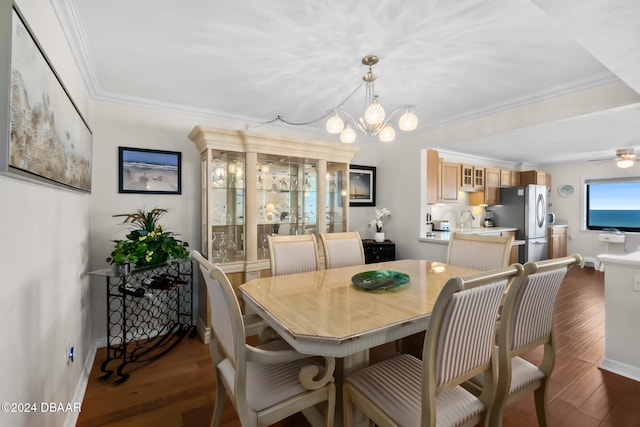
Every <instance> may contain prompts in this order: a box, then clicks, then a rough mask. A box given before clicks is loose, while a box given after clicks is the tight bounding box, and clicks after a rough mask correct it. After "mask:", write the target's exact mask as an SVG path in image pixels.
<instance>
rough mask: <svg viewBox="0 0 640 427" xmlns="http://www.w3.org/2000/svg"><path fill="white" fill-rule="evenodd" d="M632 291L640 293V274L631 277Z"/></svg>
mask: <svg viewBox="0 0 640 427" xmlns="http://www.w3.org/2000/svg"><path fill="white" fill-rule="evenodd" d="M633 290H634V291H638V292H640V274H634V275H633Z"/></svg>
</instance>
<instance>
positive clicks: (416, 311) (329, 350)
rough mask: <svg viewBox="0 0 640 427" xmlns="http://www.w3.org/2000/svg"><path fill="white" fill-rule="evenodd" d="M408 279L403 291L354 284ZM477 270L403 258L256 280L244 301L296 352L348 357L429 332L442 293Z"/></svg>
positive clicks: (245, 288) (244, 291) (249, 284)
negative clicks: (364, 278)
mask: <svg viewBox="0 0 640 427" xmlns="http://www.w3.org/2000/svg"><path fill="white" fill-rule="evenodd" d="M371 270H391V271H398V272H401V273H405V274H407V275H409V277H410V281H409V282H408V283H407V284H406V285H404V286H402V287H399V288H394V289H389V290H376V291H366V290H362V289H360V288H358V287H356V286H355V285H353V284H352V282H351V278H352V277H353V276H354V275H355V274H357V273H360V272H363V271H371ZM477 272H478V271H476V270H472V269H469V268H464V267H457V266H449V265H447V264H443V263H439V262H431V261H422V260H400V261H390V262H384V263H378V264H366V265H359V266H354V267H345V268H336V269H330V270H318V271H313V272H308V273H298V274H292V275H286V276H276V277H267V278H261V279H254V280H251V281H249V282H247V283H245V284H243V285H241V286H240V291H241V293H242V298H243V299H244V301H245V303H246V304H247V305H248V306H249V307H250V308H251V309H252V310H254V311H255V312H256V313H257V314H259V315H260V316H261V317H262V318H263V319H265V320H266V321H267V323H268V324H269V325H270V326H271V327H272V328H274V329H275V330H276V332H278V333H279V334H280V335H281V336H282V337H283V338H284V339H285V340H287V341H288V342H289V344H290V345H291V346H292V347H293V348H295V349H296V350H297V351H299V352H301V353H305V354H315V355H324V356H334V357H345V356H347V355H350V354H354V353H356V352H359V351H362V350H366V349H369V348H371V347H374V346H376V345H380V344H384V343H387V342H392V341H395V340H397V339H399V338H403V337H405V336H409V335H411V334H413V333H416V332H420V331H423V330H425V329H426V326H427V322H428V319H429V315H430V313H431V310H432V308H433V305H434V303H435V301H436V298H437V297H438V294H439V293H440V290H441V289H442V287H443V286H444V284H445V283H446V282H447V280H448V279H449V278H451V277H454V276H468V275H471V274H474V273H477Z"/></svg>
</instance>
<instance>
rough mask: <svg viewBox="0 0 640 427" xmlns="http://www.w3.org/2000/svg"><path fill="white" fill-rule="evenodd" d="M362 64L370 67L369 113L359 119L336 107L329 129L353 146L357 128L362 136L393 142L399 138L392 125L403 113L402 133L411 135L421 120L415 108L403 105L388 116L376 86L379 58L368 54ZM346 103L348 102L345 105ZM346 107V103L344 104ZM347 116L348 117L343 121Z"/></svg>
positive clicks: (367, 87)
mask: <svg viewBox="0 0 640 427" xmlns="http://www.w3.org/2000/svg"><path fill="white" fill-rule="evenodd" d="M362 63H363V64H364V65H366V66H368V67H369V71H368V72H367V74H365V75H364V76H363V77H362V80H364V85H365V111H364V114H363V116H361V117H359V118H358V119H357V120H355V119H354V118H353V117H352V116H351V115H350V114H349V113H348V112H346V111H345V110H343V109H341V108H340V107H336V108H334V109H333V110H331V111H330V112H329V113H330V114H331V117H329V120H327V123H326V129H327V132H329V133H331V134H340V141H342V142H344V143H346V144H349V143H352V142H354V141H355V140H356V132H355V129H357V130H358V131H359V132H360V133H361V134H362V135H367V136H377V137H378V138H379V139H380V141H382V142H391V141H393V140H394V139H395V138H396V131H395V129H394V128H393V126H392V125H391V120H392V119H393V117H394V116H395V115H396V114H397V113H399V112H402V115H401V116H400V118H399V119H398V127H399V128H400V130H402V131H405V132H410V131H412V130H415V128H416V127H417V126H418V117H417V116H416V115H415V114H414V112H413V111H414V110H415V107H414V106H413V105H403V106H400V107H398V108H396V109H395V110H393V111H392V112H391V114H389V115H387V114H386V112H385V110H384V108H383V107H382V104H380V101H379V100H378V95H376V93H375V88H374V83H375V80H376V78H377V76H376V75H375V74H373V71H372V70H371V67H372V66H373V65H375V64H377V63H378V57H377V56H376V55H367V56H365V57H364V58H362ZM343 103H344V102H343ZM341 105H342V104H341ZM343 116H344V117H346V123H345V119H343Z"/></svg>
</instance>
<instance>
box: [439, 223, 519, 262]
mask: <svg viewBox="0 0 640 427" xmlns="http://www.w3.org/2000/svg"><path fill="white" fill-rule="evenodd" d="M512 244H513V236H498V235H486V234H469V233H455V232H454V233H451V238H450V239H449V246H448V248H447V264H452V265H459V266H462V267H468V268H473V269H476V270H482V271H486V270H493V269H495V268H502V267H506V266H507V265H509V254H510V253H511V245H512Z"/></svg>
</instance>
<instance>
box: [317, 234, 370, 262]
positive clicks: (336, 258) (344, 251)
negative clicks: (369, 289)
mask: <svg viewBox="0 0 640 427" xmlns="http://www.w3.org/2000/svg"><path fill="white" fill-rule="evenodd" d="M320 242H321V243H322V250H323V252H324V265H325V268H339V267H349V266H352V265H362V264H364V249H363V247H362V239H360V233H358V232H357V231H345V232H342V233H320Z"/></svg>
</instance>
